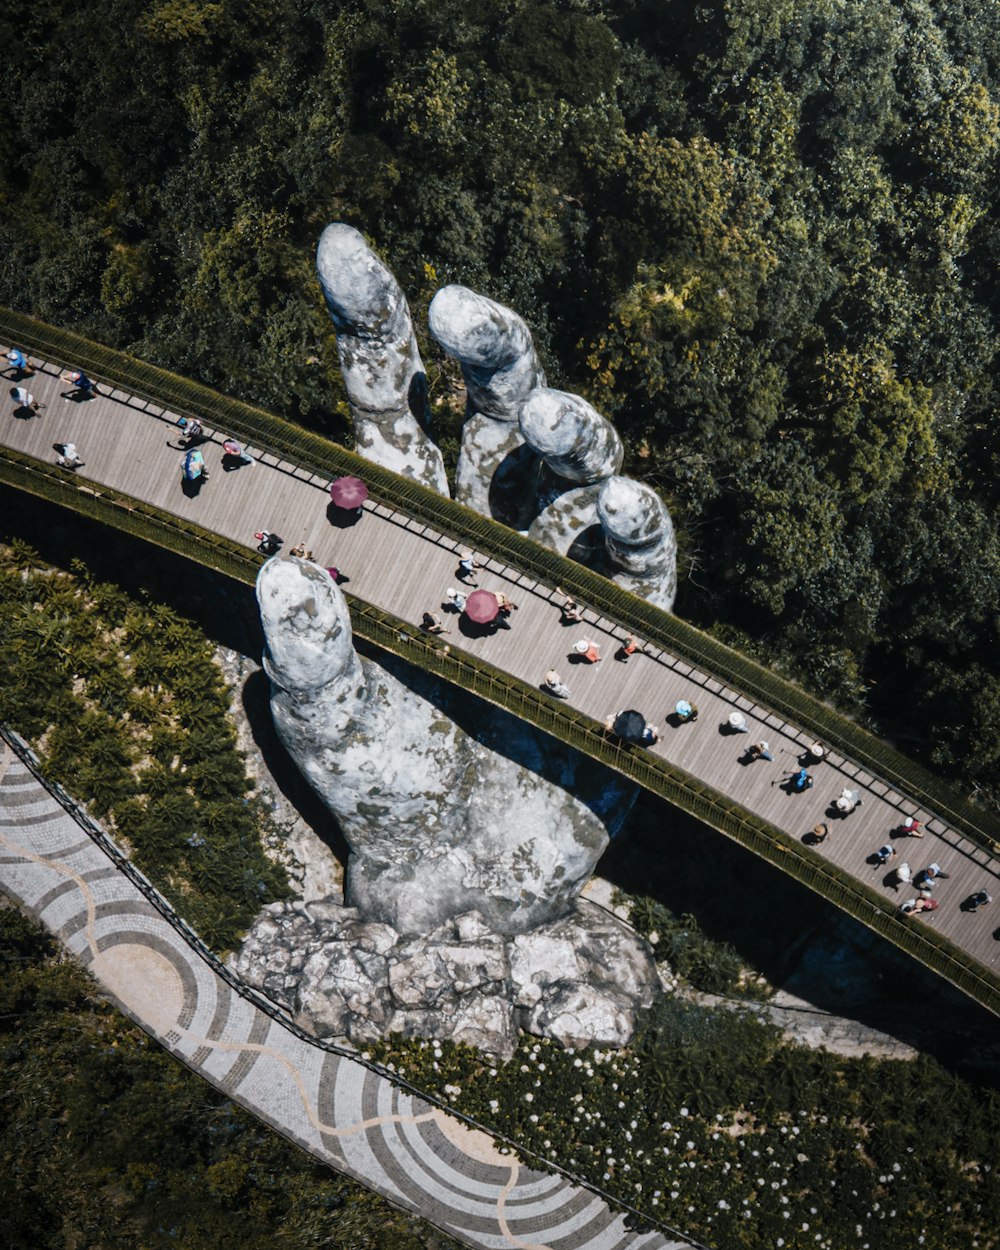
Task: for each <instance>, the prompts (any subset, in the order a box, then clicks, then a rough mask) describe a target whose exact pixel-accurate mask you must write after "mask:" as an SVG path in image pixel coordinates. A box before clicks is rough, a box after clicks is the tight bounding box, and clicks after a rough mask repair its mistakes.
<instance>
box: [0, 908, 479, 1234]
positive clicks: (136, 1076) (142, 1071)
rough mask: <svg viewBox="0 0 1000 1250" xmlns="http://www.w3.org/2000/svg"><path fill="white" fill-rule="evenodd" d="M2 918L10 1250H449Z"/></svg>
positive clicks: (1, 1026)
mask: <svg viewBox="0 0 1000 1250" xmlns="http://www.w3.org/2000/svg"><path fill="white" fill-rule="evenodd" d="M56 949H57V948H56V943H55V942H54V941H53V940H52V939H51V938H49V937H48V936H47V935H46V934H45V933H44V931H43V930H41V929H40V928H39V927H38V926H37V925H36V924H34V923H33V922H30V921H27V920H25V919H24V918H23V917H22V916H21V915H20V913H18V912H17V911H15V910H13V909H12V908H10V907H3V908H0V964H2V967H3V972H4V975H3V977H2V978H0V1101H2V1103H3V1107H4V1116H3V1119H2V1123H0V1188H2V1189H3V1192H4V1195H5V1197H4V1212H3V1220H2V1222H3V1230H4V1237H3V1243H4V1246H5V1247H9V1248H10V1250H64V1248H65V1247H66V1246H68V1245H79V1246H95V1247H96V1246H100V1247H101V1250H136V1248H138V1247H142V1248H144V1250H145V1248H146V1247H148V1248H149V1250H161V1248H162V1250H166V1247H168V1246H184V1247H186V1248H189V1250H220V1248H221V1250H271V1248H272V1247H273V1246H274V1245H276V1244H278V1245H281V1246H282V1247H287V1248H288V1250H319V1247H323V1246H350V1247H352V1250H353V1248H354V1247H357V1250H388V1248H389V1247H393V1248H394V1250H419V1248H420V1247H425V1248H426V1250H449V1247H454V1246H455V1243H454V1242H452V1241H451V1240H450V1239H448V1238H446V1237H445V1236H443V1235H442V1234H440V1233H436V1232H434V1231H433V1230H431V1229H428V1228H426V1227H425V1226H424V1225H422V1224H421V1223H420V1221H418V1220H415V1219H412V1218H410V1217H408V1216H404V1215H400V1214H399V1213H398V1212H395V1211H393V1210H392V1209H391V1208H390V1207H389V1206H388V1204H387V1203H385V1202H384V1201H383V1200H382V1199H381V1198H378V1197H376V1196H375V1195H374V1194H372V1193H369V1192H368V1191H366V1190H364V1189H363V1188H362V1187H361V1186H360V1185H357V1184H355V1183H354V1182H353V1181H349V1180H347V1179H346V1178H344V1177H342V1176H340V1175H339V1174H337V1173H334V1172H330V1171H329V1170H328V1169H326V1168H325V1167H322V1166H320V1165H319V1164H318V1163H317V1162H316V1161H314V1160H312V1159H310V1158H309V1156H307V1155H306V1154H305V1153H303V1152H302V1151H300V1150H298V1149H297V1148H296V1147H295V1146H292V1145H291V1144H290V1143H288V1142H286V1141H284V1140H283V1139H282V1138H281V1137H279V1136H278V1135H277V1134H276V1133H274V1132H272V1131H271V1130H270V1129H269V1128H267V1126H266V1125H264V1124H262V1123H260V1122H259V1121H257V1120H255V1119H254V1118H253V1117H252V1116H250V1115H249V1114H247V1113H246V1112H244V1111H242V1110H240V1109H239V1108H238V1107H236V1106H234V1105H233V1104H232V1103H230V1102H228V1101H227V1100H226V1098H225V1097H224V1096H223V1095H222V1094H220V1093H218V1092H217V1091H216V1090H215V1089H213V1088H212V1087H211V1086H210V1085H209V1084H208V1083H207V1082H205V1081H204V1080H202V1079H201V1078H200V1077H198V1076H196V1075H195V1074H194V1073H192V1072H189V1071H187V1069H185V1068H184V1067H182V1066H181V1065H180V1064H178V1063H177V1062H176V1061H175V1060H173V1059H172V1058H171V1057H170V1056H169V1055H167V1054H166V1052H165V1051H163V1050H162V1049H161V1048H160V1047H159V1046H157V1045H155V1044H154V1043H152V1042H150V1040H149V1039H148V1038H147V1037H146V1036H145V1035H144V1034H143V1033H141V1032H140V1031H139V1030H138V1029H137V1028H136V1027H135V1026H134V1025H132V1024H130V1023H129V1022H128V1021H127V1020H125V1018H124V1017H123V1016H121V1015H119V1013H118V1012H117V1011H115V1010H114V1009H113V1008H111V1007H110V1006H109V1005H108V1004H107V1003H105V1002H103V1001H102V1000H100V999H98V998H97V996H96V994H95V990H94V986H93V983H92V982H91V980H90V978H89V977H88V976H87V975H86V974H85V973H84V972H83V971H82V970H81V969H80V968H79V967H78V966H77V965H76V964H75V963H73V962H70V961H68V960H61V959H59V958H58V957H57V955H56Z"/></svg>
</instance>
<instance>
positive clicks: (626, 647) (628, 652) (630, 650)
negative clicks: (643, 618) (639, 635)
mask: <svg viewBox="0 0 1000 1250" xmlns="http://www.w3.org/2000/svg"><path fill="white" fill-rule="evenodd" d="M638 650H639V644H638V643H637V642H636V640H635V635H634V634H629V635H628V636H627V637H626V638H625V640H624V641H623V642H622V645H621V646H620V647H619V648H618V650H617V651H616V652H615V659H616V660H621V662H622V663H623V664H627V663H628V662H629V660H630V659H631V658H632V656H633V655H635V653H636V652H637V651H638Z"/></svg>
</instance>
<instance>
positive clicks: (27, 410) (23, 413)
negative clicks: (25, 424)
mask: <svg viewBox="0 0 1000 1250" xmlns="http://www.w3.org/2000/svg"><path fill="white" fill-rule="evenodd" d="M12 415H13V416H15V417H16V418H17V419H18V421H29V420H30V419H31V418H32V417H33V416H34V415H35V410H34V408H32V406H31V405H30V404H18V405H17V407H16V408H15V409H14V411H13V413H12Z"/></svg>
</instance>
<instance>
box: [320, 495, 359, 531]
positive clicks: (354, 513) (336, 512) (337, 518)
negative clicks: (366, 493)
mask: <svg viewBox="0 0 1000 1250" xmlns="http://www.w3.org/2000/svg"><path fill="white" fill-rule="evenodd" d="M364 511H365V510H364V508H338V507H337V505H336V504H335V503H334V502H333V500H332V499H331V500H330V502H329V503H328V504H327V505H326V519H327V520H328V521H329V522H330V524H331V525H333V526H335V527H336V528H337V529H339V530H349V529H350V528H351V526H352V525H357V523H358V522H359V521H360V520H361V518H362V516H363V515H364Z"/></svg>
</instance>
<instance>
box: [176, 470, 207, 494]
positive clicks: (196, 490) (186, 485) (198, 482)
mask: <svg viewBox="0 0 1000 1250" xmlns="http://www.w3.org/2000/svg"><path fill="white" fill-rule="evenodd" d="M204 481H205V477H204V474H202V473H199V474H198V476H197V477H182V478H181V490H182V491H183V492H184V495H185V497H186V498H188V499H197V498H198V496H199V495H200V494H201V488H202V486H203V484H204Z"/></svg>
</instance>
